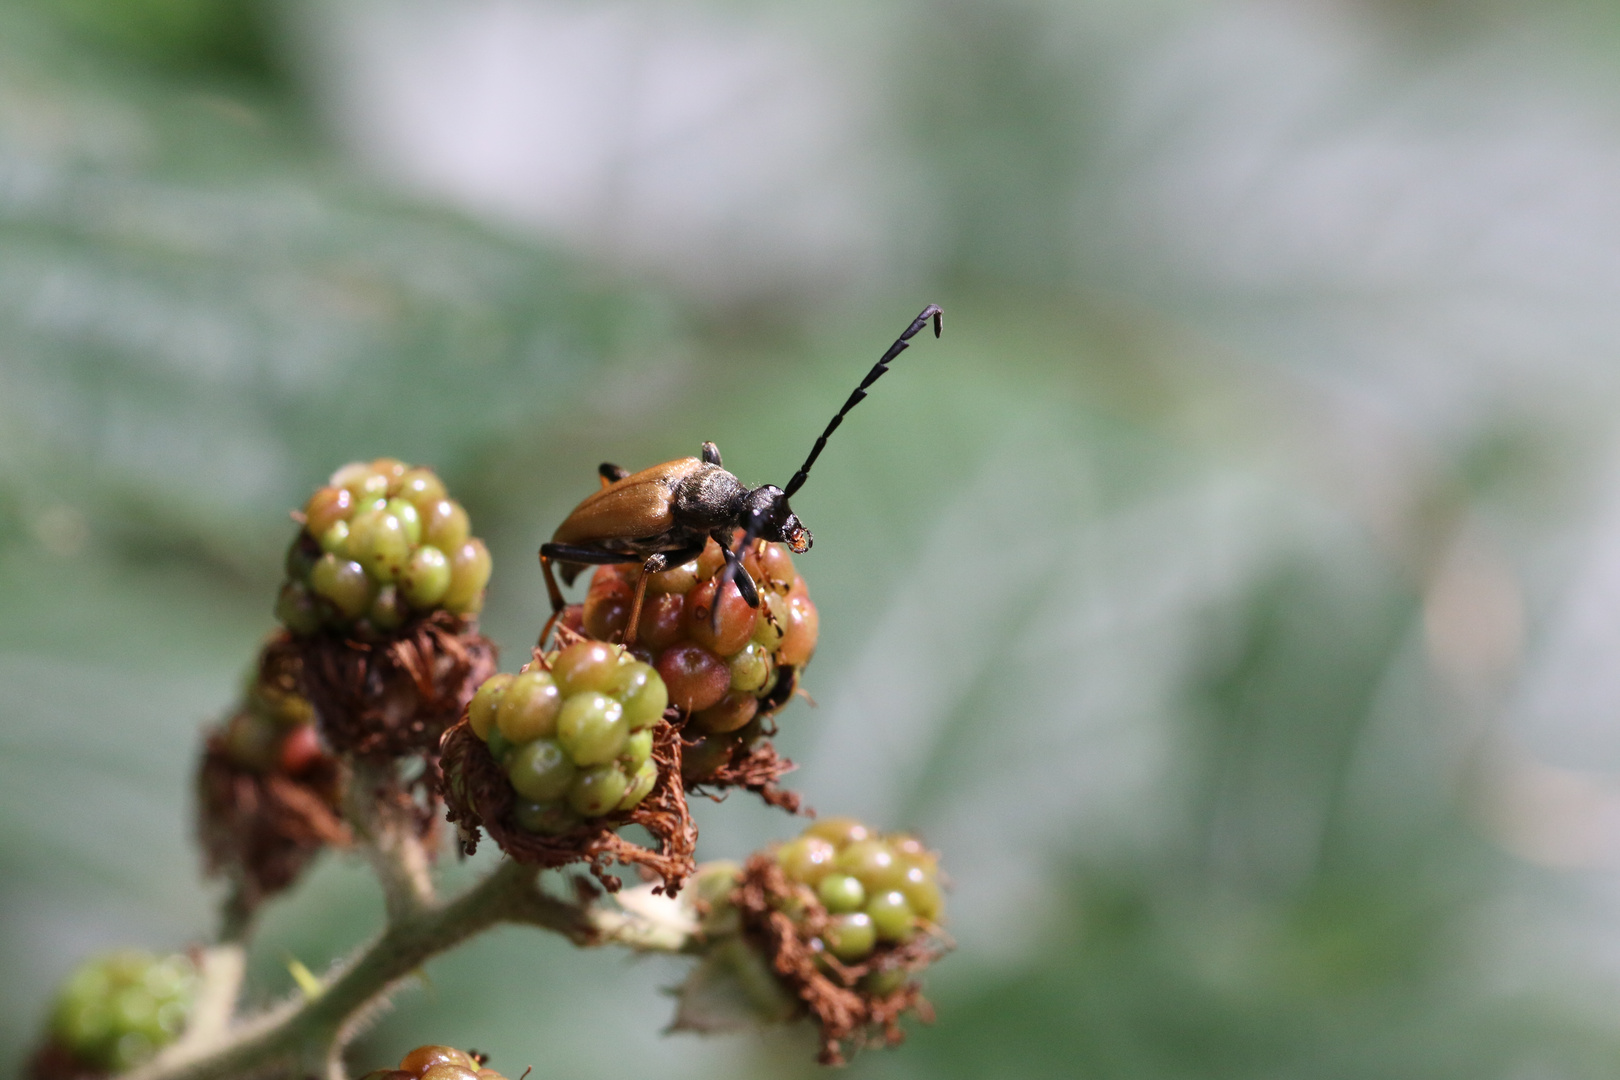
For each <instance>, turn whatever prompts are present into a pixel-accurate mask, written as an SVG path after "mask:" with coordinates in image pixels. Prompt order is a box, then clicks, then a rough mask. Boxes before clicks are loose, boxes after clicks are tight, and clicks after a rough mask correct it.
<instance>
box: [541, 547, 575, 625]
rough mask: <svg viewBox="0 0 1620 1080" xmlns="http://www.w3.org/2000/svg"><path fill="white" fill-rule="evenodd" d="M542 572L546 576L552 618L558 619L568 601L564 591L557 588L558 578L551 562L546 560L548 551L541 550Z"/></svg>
mask: <svg viewBox="0 0 1620 1080" xmlns="http://www.w3.org/2000/svg"><path fill="white" fill-rule="evenodd" d="M540 572H541V573H542V574H544V575H545V576H546V595H547V596H549V597H551V617H552V618H556V617H557V614H558V613H559V612H561V611H562V609H563V608H565V607H567V606H568V601H566V600H564V599H563V594H562V590H561V589H559V588H558V587H557V578H556V576H555V575H554V574H552V572H551V560H550V559H548V558H546V549H545V548H541V549H540Z"/></svg>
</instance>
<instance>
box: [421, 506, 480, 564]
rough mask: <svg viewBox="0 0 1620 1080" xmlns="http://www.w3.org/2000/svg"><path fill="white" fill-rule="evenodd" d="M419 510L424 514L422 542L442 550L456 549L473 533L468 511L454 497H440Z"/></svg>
mask: <svg viewBox="0 0 1620 1080" xmlns="http://www.w3.org/2000/svg"><path fill="white" fill-rule="evenodd" d="M417 510H418V512H419V513H421V515H422V542H423V543H427V544H432V545H433V546H434V547H436V548H438V549H439V550H440V551H444V552H451V551H455V550H456V549H457V548H459V547H461V545H462V544H465V543H466V542H467V537H469V536H470V535H472V523H471V522H470V521H469V520H468V519H467V511H465V510H463V509H462V508H461V504H460V503H458V502H456V501H455V500H454V499H440V500H438V501H437V502H433V503H429V504H428V505H427V506H426V507H425V508H423V507H417Z"/></svg>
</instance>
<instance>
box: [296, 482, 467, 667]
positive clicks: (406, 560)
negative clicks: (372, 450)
mask: <svg viewBox="0 0 1620 1080" xmlns="http://www.w3.org/2000/svg"><path fill="white" fill-rule="evenodd" d="M303 521H304V529H303V531H302V532H301V533H300V534H299V536H298V539H297V541H296V542H295V543H294V545H293V549H292V552H290V553H289V555H288V566H287V570H288V577H289V581H291V582H293V583H296V584H301V585H303V586H305V587H306V588H307V589H308V591H309V592H310V593H311V594H313V595H314V596H315V597H316V598H317V600H318V601H319V604H318V606H319V609H320V627H319V628H317V629H326V630H329V631H337V632H341V633H349V634H358V635H359V636H361V637H365V636H367V634H368V633H370V632H371V631H373V630H386V629H387V628H386V627H375V626H372V625H370V622H371V620H369V619H368V618H367V613H368V610H369V608H370V599H371V597H372V596H374V595H375V594H376V593H377V592H378V591H379V590H381V589H382V588H383V587H384V586H386V585H392V584H400V585H401V586H402V588H401V590H400V596H401V599H402V600H403V602H404V604H405V605H406V612H405V614H406V616H407V617H410V616H417V617H420V616H421V615H426V614H428V613H431V612H434V611H438V610H444V611H448V612H450V613H452V614H457V615H470V614H473V613H475V612H477V611H478V609H479V608H480V607H482V606H483V591H484V585H485V584H486V583H487V582H488V581H489V570H490V564H489V552H488V551H487V550H486V549H485V548H484V545H483V542H482V541H480V540H478V539H477V538H475V537H470V536H469V535H468V529H467V512H466V511H465V510H463V509H462V508H461V506H460V504H458V503H456V502H455V501H453V500H451V499H449V498H448V497H447V496H446V494H445V489H444V484H443V483H442V482H441V481H440V480H439V478H438V477H437V476H435V475H434V474H433V473H432V471H431V470H428V469H408V468H406V467H405V466H404V465H403V464H402V463H400V462H398V461H395V460H394V459H392V458H378V459H377V460H376V461H373V462H371V463H369V464H363V463H360V462H355V463H353V464H350V465H345V466H344V467H343V468H341V469H339V470H338V471H337V472H335V473H333V474H332V478H331V480H330V481H329V482H328V486H326V487H323V488H321V489H320V490H319V491H317V492H315V494H314V495H312V496H310V499H309V501H308V502H307V503H306V504H305V506H304V512H303ZM306 562H307V564H308V565H307V567H305V566H302V565H301V564H303V563H306ZM292 622H298V623H300V625H297V626H295V625H291V623H292ZM304 622H305V620H303V619H302V618H299V617H297V616H295V617H294V618H293V619H292V620H288V625H287V628H288V629H289V630H292V631H293V632H294V633H299V634H309V633H314V632H315V630H312V629H306V628H305V626H304V625H303V623H304Z"/></svg>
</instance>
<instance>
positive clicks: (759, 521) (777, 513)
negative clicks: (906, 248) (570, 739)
mask: <svg viewBox="0 0 1620 1080" xmlns="http://www.w3.org/2000/svg"><path fill="white" fill-rule="evenodd" d="M942 315H944V312H943V311H942V310H940V308H939V306H938V305H937V304H929V305H928V306H927V307H925V308H923V310H922V314H920V315H918V316H917V317H916V318H915V319H913V320H912V323H911V325H910V326H908V327H907V328H906V331H905V333H903V334H901V335H900V336H899V337H898V338H896V339H895V342H894V344H893V345H890V346H889V349H888V351H887V352H885V353H884V354H883V356H882V358H881V359H879V360H878V362H877V363H876V364H875V365H874V366H873V368H872V370H871V371H869V372H867V374H866V378H864V379H862V380H861V384H860V385H859V386H857V387H856V388H855V391H854V392H853V393H851V394H850V395H849V400H847V401H845V402H844V407H843V408H842V409H839V410H838V415H837V416H834V417H833V418H832V421H831V422H830V423H828V425H827V428H826V430H825V431H823V432H822V433H821V435H820V437H819V438H817V439H816V444H815V446H813V447H811V448H810V456H809V457H807V458H805V459H804V464H803V465H801V466H799V471H798V472H796V473H794V474H793V479H791V480H789V481H788V483H787V487H785V488H779V487H775V486H773V485H771V484H765V485H763V486H761V487H757V488H754V489H753V490H751V491H750V490H749V489H748V488H747V487H744V486H743V484H742V482H741V481H739V480H738V479H737V478H736V477H735V476H733V475H732V474H731V473H729V472H727V471H726V470H725V469H724V468H722V467H721V464H720V449H719V447H717V446H715V445H714V443H712V442H706V443H704V444H703V451H702V455H701V456H700V457H695V458H679V459H677V460H675V461H666V462H664V463H663V464H662V465H654V466H653V467H652V468H650V469H643V470H641V471H640V472H638V473H631V472H630V471H628V470H626V469H621V468H619V467H618V466H617V465H613V464H609V463H605V462H604V463H603V464H602V465H601V467H600V468H599V469H598V470H597V471H598V472H599V473H600V474H601V479H602V487H601V489H600V490H599V491H596V492H593V493H592V494H591V495H590V496H589V497H587V498H586V499H585V501H584V502H582V503H580V504H579V505H578V506H576V507H574V512H573V513H571V514H569V515H568V517H566V518H565V519H563V523H562V524H561V525H559V526H557V531H556V532H555V533H554V534H553V535H552V537H551V542H550V543H548V544H542V545H541V547H540V569H541V570H542V571H543V572H544V573H545V576H546V591H547V592H548V593H549V594H550V596H551V609H552V613H553V615H555V614H556V613H558V612H561V611H562V609H563V607H564V606H565V604H566V601H564V600H563V595H562V590H561V589H559V588H558V587H557V579H556V578H555V577H554V576H553V575H552V572H551V564H552V563H553V562H556V563H560V564H561V566H562V576H563V581H564V582H565V583H567V584H569V585H572V584H573V583H574V579H575V578H577V577H578V576H579V575H580V573H581V571H583V570H584V569H585V567H586V566H587V565H597V566H603V565H607V564H610V563H634V562H639V563H641V569H642V574H641V577H640V579H639V580H638V581H637V582H636V598H635V602H634V603H633V604H632V605H631V606H630V623H629V626H628V627H627V629H626V630H625V643H626V644H633V643H634V642H635V638H636V623H637V621H638V620H639V618H640V615H641V601H642V599H643V597H644V596H645V594H646V589H647V575H648V574H656V573H658V572H659V571H661V570H666V569H668V568H669V567H671V566H679V565H681V564H682V563H685V562H689V561H691V560H692V559H695V558H697V557H698V555H700V554H702V552H703V547H704V545H705V544H707V543H708V541H709V538H710V537H713V538H714V540H715V542H716V543H718V544H719V545H720V548H721V550H722V551H724V552H725V558H726V564H725V568H724V569H723V570H722V571H721V573H720V579H719V582H718V584H717V587H716V589H715V604H714V614H713V617H714V619H715V620H716V621H718V618H719V614H720V604H719V597H720V596H721V595H722V594H723V590H724V589H725V587H726V585H727V584H729V583H730V582H732V581H736V583H737V588H738V590H739V591H740V592H741V593H742V596H743V599H744V600H746V601H747V602H748V606H749V607H756V608H757V607H758V606H759V590H758V589H757V588H756V587H755V585H754V579H753V578H752V577H750V576H749V574H748V571H747V570H746V569H744V567H743V564H742V554H743V553H744V552H746V551H747V550H748V546H749V545H750V544H752V543H753V542H754V541H755V540H756V539H764V540H776V541H780V542H781V543H784V544H786V545H787V546H788V548H789V549H790V550H792V551H793V553H794V554H796V555H799V554H803V553H804V552H806V551H809V550H810V540H811V537H810V530H809V529H807V528H805V527H804V523H803V522H801V521H800V520H799V519H798V517H797V516H795V515H794V513H793V510H792V508H791V507H789V506H788V499H790V498H792V497H793V494H794V493H795V492H796V491H798V490H799V489H800V488H801V487H803V486H804V482H805V480H806V478H808V477H809V475H810V467H811V466H812V465H814V464H815V463H816V458H818V457H820V456H821V451H822V450H823V449H825V448H826V446H827V437H828V436H830V435H831V434H832V433H833V432H834V431H837V430H838V425H839V424H841V423H843V422H844V417H845V416H846V415H847V414H848V413H849V411H850V410H851V409H853V408H854V407H855V406H857V405H859V404H860V403H861V401H862V399H864V398H865V397H866V391H867V388H868V387H870V386H871V385H872V384H873V383H875V382H877V381H878V379H880V378H882V377H883V373H884V372H886V371H888V370H889V363H890V362H891V361H892V360H894V359H895V357H897V356H899V355H900V354H901V353H903V352H905V351H906V349H907V348H908V347H909V345H910V342H911V339H912V338H913V337H915V336H916V335H917V332H918V331H920V330H921V329H922V328H923V327H925V326H927V325H928V323H929V321H930V320H932V321H933V324H934V336H935V337H938V336H939V332H940V320H941V316H942ZM739 528H740V529H742V531H743V535H742V539H741V541H740V542H739V543H738V544H737V546H736V547H735V548H733V547H732V546H731V539H732V535H733V532H734V530H736V529H739Z"/></svg>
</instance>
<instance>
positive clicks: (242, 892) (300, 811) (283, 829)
mask: <svg viewBox="0 0 1620 1080" xmlns="http://www.w3.org/2000/svg"><path fill="white" fill-rule="evenodd" d="M286 640H287V637H286V635H285V634H278V635H277V636H276V637H275V638H273V639H272V640H271V641H270V642H269V643H268V644H267V645H266V647H265V649H264V650H263V651H262V652H261V653H260V656H259V662H258V664H257V665H255V667H254V670H253V673H252V675H251V677H250V678H249V679H248V680H247V685H246V687H245V688H244V690H243V695H242V701H241V703H240V704H239V706H238V707H237V709H236V711H235V712H234V713H232V714H231V716H230V718H229V719H228V720H226V721H225V723H224V724H223V725H222V726H220V727H219V728H216V729H215V730H213V731H212V732H210V733H209V734H208V736H207V738H206V740H205V742H204V746H203V754H202V760H201V762H200V763H199V765H198V770H197V789H196V790H197V835H198V839H199V840H200V841H201V842H202V848H203V855H204V864H205V868H206V870H207V872H208V873H209V874H210V875H226V876H228V877H229V878H231V879H232V881H233V882H234V883H235V885H236V898H235V902H236V903H237V904H239V905H240V906H241V909H242V912H243V913H246V912H250V911H252V910H253V909H254V908H255V907H257V906H258V905H259V904H260V903H261V902H262V901H263V900H264V899H266V898H267V897H269V896H271V895H273V894H274V893H277V892H280V891H281V890H283V889H285V888H287V887H288V886H289V885H291V884H292V883H293V882H294V881H295V880H296V879H297V877H298V875H299V874H300V873H302V872H303V869H304V867H305V866H307V865H308V864H309V862H310V860H311V859H313V858H314V857H315V856H316V855H317V854H319V853H320V851H321V849H322V848H324V847H325V846H327V845H328V844H339V845H341V844H347V843H348V842H349V840H350V836H349V830H348V827H347V826H346V825H345V824H344V822H343V819H342V816H341V814H340V813H339V809H338V806H339V801H340V797H341V789H342V769H341V767H340V766H339V764H338V761H337V758H336V757H334V756H333V755H332V754H331V753H329V752H328V751H327V750H326V748H325V747H324V746H323V745H322V743H321V740H320V736H319V735H318V734H317V732H316V727H315V710H314V707H313V706H311V704H310V703H309V700H308V699H307V698H305V697H304V696H303V695H302V694H301V693H300V692H299V686H300V681H301V671H302V664H301V662H300V661H299V659H298V657H297V656H295V655H294V654H293V653H292V652H290V651H289V650H288V649H286V648H284V647H283V646H284V644H285V642H286Z"/></svg>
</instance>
